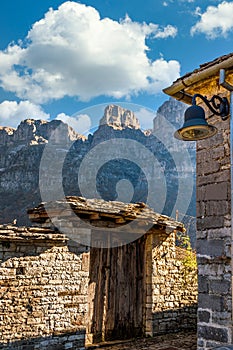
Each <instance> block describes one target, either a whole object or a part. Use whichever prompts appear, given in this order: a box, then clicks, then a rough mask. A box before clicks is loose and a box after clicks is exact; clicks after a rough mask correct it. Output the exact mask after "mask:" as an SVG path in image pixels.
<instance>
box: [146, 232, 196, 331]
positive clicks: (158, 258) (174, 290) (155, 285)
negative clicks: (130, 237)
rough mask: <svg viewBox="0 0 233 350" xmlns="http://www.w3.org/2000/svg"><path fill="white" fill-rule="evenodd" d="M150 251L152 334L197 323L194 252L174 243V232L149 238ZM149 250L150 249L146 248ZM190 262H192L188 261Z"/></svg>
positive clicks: (193, 326) (161, 233)
mask: <svg viewBox="0 0 233 350" xmlns="http://www.w3.org/2000/svg"><path fill="white" fill-rule="evenodd" d="M149 245H150V246H151V248H152V249H151V251H152V274H151V278H152V285H151V286H152V288H151V302H152V334H153V335H156V334H165V333H169V332H176V331H181V330H184V329H186V330H187V329H190V330H193V329H194V330H195V329H196V324H197V316H196V315H197V268H196V267H195V255H194V254H193V253H192V252H189V253H188V252H187V251H185V250H184V249H182V248H178V247H176V246H175V232H173V233H171V234H170V235H169V236H167V235H166V234H165V233H163V232H157V233H156V235H152V236H151V237H150V243H149ZM149 249H150V248H149ZM189 260H190V261H192V262H193V264H191V263H188V261H189Z"/></svg>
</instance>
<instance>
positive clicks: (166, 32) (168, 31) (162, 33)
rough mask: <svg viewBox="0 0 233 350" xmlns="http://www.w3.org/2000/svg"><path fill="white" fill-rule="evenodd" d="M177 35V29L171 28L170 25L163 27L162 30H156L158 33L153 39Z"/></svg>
mask: <svg viewBox="0 0 233 350" xmlns="http://www.w3.org/2000/svg"><path fill="white" fill-rule="evenodd" d="M176 35H177V28H175V27H173V26H171V25H170V24H169V25H168V26H166V27H164V28H163V29H162V30H158V32H157V33H156V34H155V35H154V38H160V39H165V38H167V37H169V36H171V37H173V38H174V37H175V36H176Z"/></svg>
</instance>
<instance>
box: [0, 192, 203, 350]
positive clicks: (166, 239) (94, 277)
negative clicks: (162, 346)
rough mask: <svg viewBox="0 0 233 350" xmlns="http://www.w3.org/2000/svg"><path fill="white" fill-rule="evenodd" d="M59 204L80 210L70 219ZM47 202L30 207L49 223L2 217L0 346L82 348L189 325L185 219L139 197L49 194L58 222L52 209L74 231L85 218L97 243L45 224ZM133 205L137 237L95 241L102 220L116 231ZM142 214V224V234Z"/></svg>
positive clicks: (192, 291)
mask: <svg viewBox="0 0 233 350" xmlns="http://www.w3.org/2000/svg"><path fill="white" fill-rule="evenodd" d="M64 204H65V205H67V204H69V206H70V207H72V213H73V214H74V212H76V213H77V212H78V213H79V217H77V218H79V219H78V220H77V221H75V222H73V220H72V218H70V217H69V216H67V214H68V213H67V211H66V212H65V211H64V210H63V211H62V210H61V209H62V208H63V209H64ZM44 205H45V204H42V205H41V206H39V207H38V208H35V209H32V210H30V211H29V215H30V217H31V219H33V220H34V221H36V222H37V224H38V225H39V226H41V225H43V222H44V225H46V226H47V228H45V227H44V228H41V227H29V228H26V227H15V226H7V225H1V226H0V272H1V278H0V294H1V298H0V334H1V336H0V348H2V349H4V348H6V349H18V350H29V349H42V350H43V349H60V350H63V349H79V350H81V349H84V347H85V344H87V343H92V342H93V341H95V342H96V341H105V340H106V339H108V340H111V339H122V338H126V339H127V338H128V339H129V338H132V337H133V336H135V335H140V336H143V335H150V336H153V335H156V334H164V333H167V332H177V331H179V330H187V329H195V327H196V298H197V280H196V270H195V269H193V268H191V269H189V268H187V266H185V264H184V261H185V258H186V257H187V252H186V251H184V250H183V249H181V248H180V249H178V248H176V247H175V231H176V229H178V230H181V231H182V230H183V226H182V224H180V223H178V222H176V221H175V220H173V219H170V218H168V217H166V216H162V215H159V214H156V213H154V212H153V211H152V210H151V209H150V208H148V207H146V206H145V205H144V204H142V203H141V204H125V203H120V202H105V201H103V200H85V199H84V198H77V197H72V198H67V199H66V200H64V201H58V202H53V203H52V204H51V205H50V209H51V208H53V214H54V215H55V216H56V218H57V224H59V220H58V215H57V214H58V212H59V213H60V222H61V224H62V227H63V228H64V225H65V223H66V224H67V229H68V230H69V231H70V232H71V237H73V238H75V236H74V232H75V233H77V232H78V231H79V230H80V231H81V232H83V231H82V230H81V226H82V224H83V222H84V220H87V221H89V223H90V222H92V226H93V229H92V233H91V242H92V245H94V246H91V247H88V246H85V245H82V244H79V243H78V242H77V241H75V240H72V239H68V237H67V236H65V235H64V234H62V230H61V233H59V229H58V228H57V227H54V225H53V224H52V223H51V222H50V226H51V228H49V227H48V226H49V218H48V215H47V214H46V211H45V210H44ZM142 209H144V212H143V213H144V214H143V215H142ZM137 211H140V215H141V216H140V218H138V220H139V221H137V224H136V225H135V227H134V231H135V232H134V234H137V235H139V236H138V237H137V238H136V240H135V241H131V242H129V243H128V244H123V245H119V246H115V247H109V248H102V247H101V244H100V246H99V247H98V246H97V244H96V242H99V243H100V241H101V239H102V238H101V237H103V236H102V234H103V232H104V235H105V236H106V233H107V231H106V229H105V230H103V228H104V227H105V228H106V226H107V225H108V227H112V226H115V227H116V226H117V227H118V231H117V232H119V234H120V227H125V225H124V224H123V222H124V223H125V221H126V220H133V217H132V214H133V213H134V219H135V218H137ZM50 213H51V212H50ZM62 215H64V216H63V217H62ZM82 215H83V216H82ZM65 218H66V219H65ZM80 218H82V219H81V220H80ZM149 220H153V225H152V226H151V228H150V229H149V231H148V232H147V233H146V234H144V235H142V234H141V233H140V234H139V232H140V230H141V229H142V225H145V224H146V225H148V223H149ZM78 222H79V223H80V227H79V226H78ZM73 224H74V226H75V227H72V225H73ZM126 226H127V225H126ZM101 227H102V228H101ZM129 233H130V232H129ZM108 234H109V235H110V233H108ZM124 234H125V235H126V231H125V230H124ZM117 235H118V234H117ZM114 236H116V234H115V233H114ZM77 237H79V238H80V236H77V235H76V238H77ZM135 237H136V236H135ZM97 238H98V239H97ZM118 238H119V237H118Z"/></svg>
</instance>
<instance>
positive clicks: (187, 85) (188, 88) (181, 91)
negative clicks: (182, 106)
mask: <svg viewBox="0 0 233 350" xmlns="http://www.w3.org/2000/svg"><path fill="white" fill-rule="evenodd" d="M220 69H224V70H225V72H226V79H227V82H228V83H229V84H233V53H232V52H231V53H229V54H227V55H223V56H220V57H218V58H216V59H214V60H212V61H210V62H206V63H204V64H201V65H200V66H199V68H197V69H194V70H193V71H192V72H189V73H186V74H185V75H183V76H182V77H180V78H178V79H177V80H176V81H174V82H173V84H172V85H170V86H168V87H167V88H165V89H163V92H164V93H165V94H167V95H169V96H172V97H174V98H176V99H177V100H180V101H183V102H185V103H188V104H191V103H192V95H193V94H195V93H196V92H197V91H198V92H199V93H200V87H202V86H204V85H205V83H206V84H207V86H208V88H209V86H210V85H211V87H212V90H214V88H215V89H217V90H218V93H220V92H221V91H222V90H221V89H223V91H224V88H222V87H221V86H220V85H219V75H220ZM204 88H205V87H204ZM196 90H197V91H196ZM207 90H208V89H207ZM201 93H202V94H204V95H206V93H205V91H202V92H201Z"/></svg>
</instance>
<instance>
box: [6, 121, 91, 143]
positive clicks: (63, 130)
mask: <svg viewBox="0 0 233 350" xmlns="http://www.w3.org/2000/svg"><path fill="white" fill-rule="evenodd" d="M49 139H50V140H52V141H53V143H55V144H59V143H63V142H64V140H67V142H70V141H75V140H78V139H83V140H85V139H86V137H84V136H83V135H81V134H78V133H77V132H76V131H74V129H73V128H72V127H70V126H69V125H68V124H66V123H63V122H62V121H60V120H52V121H51V122H49V121H46V120H34V119H25V120H23V121H21V123H20V124H19V126H18V127H17V129H14V128H9V127H0V145H5V146H11V145H12V146H18V145H35V144H43V143H47V142H48V140H49Z"/></svg>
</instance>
